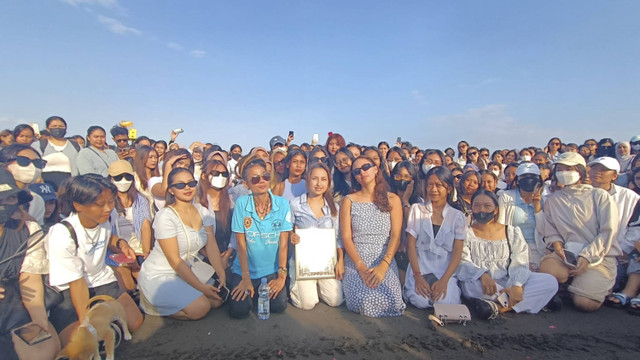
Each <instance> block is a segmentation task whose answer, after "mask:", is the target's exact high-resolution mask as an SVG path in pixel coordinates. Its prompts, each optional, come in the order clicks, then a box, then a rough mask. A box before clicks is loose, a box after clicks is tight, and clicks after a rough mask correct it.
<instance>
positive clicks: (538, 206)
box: [531, 186, 544, 213]
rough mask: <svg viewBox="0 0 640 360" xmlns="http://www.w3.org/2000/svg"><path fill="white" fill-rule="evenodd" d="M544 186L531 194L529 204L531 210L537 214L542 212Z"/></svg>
mask: <svg viewBox="0 0 640 360" xmlns="http://www.w3.org/2000/svg"><path fill="white" fill-rule="evenodd" d="M543 189H544V186H540V189H538V190H537V191H534V192H533V193H532V194H531V204H532V205H533V210H534V212H536V213H539V212H540V211H541V210H542V190H543Z"/></svg>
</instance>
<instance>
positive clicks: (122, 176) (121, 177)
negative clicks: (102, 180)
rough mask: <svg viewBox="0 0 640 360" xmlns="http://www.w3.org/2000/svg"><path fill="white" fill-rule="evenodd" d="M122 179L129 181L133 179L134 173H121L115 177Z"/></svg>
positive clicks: (114, 178) (118, 179)
mask: <svg viewBox="0 0 640 360" xmlns="http://www.w3.org/2000/svg"><path fill="white" fill-rule="evenodd" d="M122 179H125V180H127V181H133V175H131V174H120V175H116V176H114V177H113V180H114V181H121V180H122Z"/></svg>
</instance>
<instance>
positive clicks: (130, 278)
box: [107, 160, 152, 291]
mask: <svg viewBox="0 0 640 360" xmlns="http://www.w3.org/2000/svg"><path fill="white" fill-rule="evenodd" d="M133 175H134V172H133V167H131V163H129V162H128V161H126V160H116V161H114V162H112V163H111V165H109V179H110V180H111V182H112V183H113V185H115V186H116V188H117V189H118V193H117V196H116V203H115V208H114V209H113V211H112V213H111V232H112V233H113V234H115V235H116V236H117V237H118V238H120V239H124V240H125V241H126V242H127V243H129V246H131V248H132V249H133V251H134V252H135V253H136V257H137V258H140V259H139V260H138V263H141V260H142V259H146V258H147V256H149V252H150V251H151V221H152V219H151V213H150V211H149V202H148V201H147V199H146V198H145V197H144V196H143V195H142V194H140V193H139V192H138V190H137V189H136V187H135V186H134V185H133V180H134V176H133ZM138 263H134V264H135V265H134V266H133V267H131V266H118V263H116V262H114V261H113V260H111V259H110V258H108V257H107V264H108V265H110V266H113V267H114V271H115V273H116V277H117V278H118V280H119V281H120V286H121V287H122V288H124V289H125V290H127V291H133V290H135V288H136V283H135V280H134V278H137V277H138V272H139V271H140V268H139V267H138Z"/></svg>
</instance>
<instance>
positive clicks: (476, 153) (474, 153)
mask: <svg viewBox="0 0 640 360" xmlns="http://www.w3.org/2000/svg"><path fill="white" fill-rule="evenodd" d="M469 155H471V156H474V155H478V152H477V151H473V152H470V153H469Z"/></svg>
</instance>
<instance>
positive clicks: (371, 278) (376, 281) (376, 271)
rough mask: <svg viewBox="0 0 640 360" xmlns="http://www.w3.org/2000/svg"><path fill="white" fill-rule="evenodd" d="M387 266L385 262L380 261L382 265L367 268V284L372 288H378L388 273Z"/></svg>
mask: <svg viewBox="0 0 640 360" xmlns="http://www.w3.org/2000/svg"><path fill="white" fill-rule="evenodd" d="M387 268H388V267H387V266H386V264H385V263H380V265H378V266H376V267H374V268H371V269H367V275H366V276H367V280H365V282H364V283H365V285H367V287H369V288H370V289H375V288H377V287H378V286H379V285H380V284H382V280H384V276H385V275H386V273H387Z"/></svg>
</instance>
